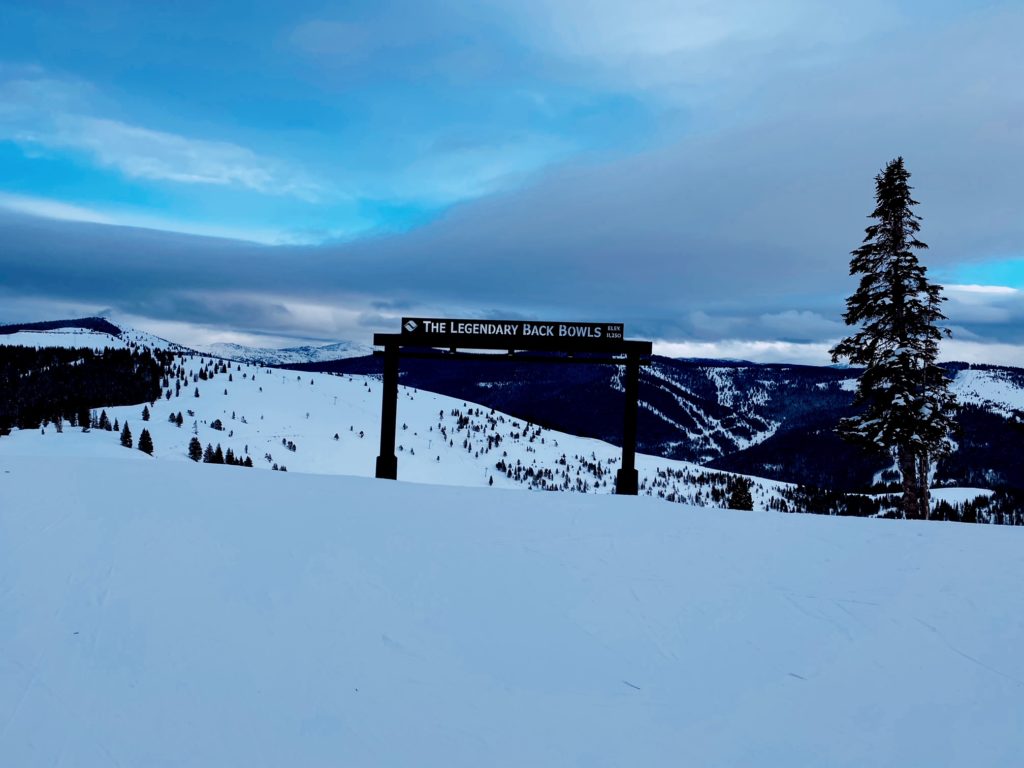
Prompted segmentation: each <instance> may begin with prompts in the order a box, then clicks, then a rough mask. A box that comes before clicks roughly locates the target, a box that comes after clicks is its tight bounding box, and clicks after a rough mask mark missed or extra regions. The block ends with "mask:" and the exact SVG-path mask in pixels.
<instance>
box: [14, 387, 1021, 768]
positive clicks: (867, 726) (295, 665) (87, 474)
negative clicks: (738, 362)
mask: <svg viewBox="0 0 1024 768" xmlns="http://www.w3.org/2000/svg"><path fill="white" fill-rule="evenodd" d="M318 385H319V384H318ZM318 385H314V388H315V386H318ZM65 437H67V435H65ZM78 437H82V438H87V437H89V436H88V435H79V436H78ZM0 442H3V441H0ZM103 444H104V445H105V444H106V443H103ZM119 450H121V449H119ZM300 450H301V449H300ZM121 455H122V456H124V457H125V459H124V460H117V459H113V458H103V459H96V458H93V459H85V458H64V459H61V460H60V462H59V463H55V461H54V460H53V459H52V458H49V457H47V458H31V457H21V456H17V457H12V456H6V455H5V456H0V765H4V766H42V765H87V766H103V765H122V766H156V765H174V766H227V765H244V766H248V767H249V768H255V767H257V766H268V768H270V767H274V768H276V767H277V766H283V765H288V766H297V767H298V768H306V767H309V768H313V767H315V766H328V765H332V766H333V765H352V766H370V765H372V766H409V765H443V766H452V767H455V766H473V768H476V767H477V766H484V765H486V766H527V765H528V766H566V765H585V766H679V765H715V766H749V765H758V766H769V765H771V766H775V765H785V766H791V767H793V768H797V767H800V766H808V767H811V766H813V767H817V766H823V765H827V766H835V767H838V766H850V767H851V768H854V767H856V768H861V767H862V766H867V765H870V766H879V767H881V766H893V767H894V768H905V767H906V766H930V767H931V768H935V767H936V766H964V765H983V766H986V767H987V768H998V767H1000V766H1007V767H1009V766H1017V765H1019V763H1020V755H1021V754H1022V752H1024V730H1022V729H1021V728H1020V727H1019V726H1020V713H1021V700H1022V696H1024V661H1022V657H1021V654H1019V653H1017V652H1016V651H1015V649H1016V648H1018V647H1019V645H1020V641H1021V638H1022V637H1024V593H1022V592H1021V590H1019V589H1015V588H1013V587H1012V586H1010V587H1005V586H1001V585H1014V584H1017V583H1019V582H1020V581H1021V579H1022V578H1024V556H1022V552H1024V531H1020V530H1017V529H1012V528H1005V527H992V526H966V525H957V524H949V523H935V522H932V523H923V522H921V523H914V522H903V521H888V520H865V519H845V518H825V517H817V516H811V515H779V514H770V513H759V512H732V511H727V510H708V509H698V508H693V507H687V506H681V505H674V504H665V503H661V502H658V501H656V500H654V499H644V498H642V497H641V498H626V497H616V496H604V497H598V496H587V495H583V494H527V493H515V492H508V491H499V490H495V489H468V488H442V487H437V486H429V487H428V486H423V485H417V484H413V483H394V482H387V481H376V480H369V479H360V478H346V477H332V476H322V475H321V476H317V475H299V474H292V473H287V474H282V473H277V472H253V471H249V470H245V469H240V468H237V467H222V466H211V465H199V466H194V465H186V464H184V463H181V462H171V461H168V462H160V461H154V460H149V459H147V458H146V457H142V458H141V459H138V460H134V461H129V460H127V458H128V457H134V456H141V454H139V452H138V451H126V450H121ZM58 478H59V481H58V482H55V480H56V479H58Z"/></svg>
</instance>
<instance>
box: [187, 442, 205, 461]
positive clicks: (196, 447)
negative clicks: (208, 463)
mask: <svg viewBox="0 0 1024 768" xmlns="http://www.w3.org/2000/svg"><path fill="white" fill-rule="evenodd" d="M188 457H189V458H190V459H192V461H199V460H200V459H201V458H203V444H202V443H200V442H199V438H198V437H195V436H193V437H192V439H191V440H190V441H189V443H188Z"/></svg>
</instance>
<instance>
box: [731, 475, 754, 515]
mask: <svg viewBox="0 0 1024 768" xmlns="http://www.w3.org/2000/svg"><path fill="white" fill-rule="evenodd" d="M731 485H732V488H731V489H730V491H729V501H728V507H729V509H742V510H746V511H750V510H752V509H753V508H754V497H753V496H751V495H750V488H751V485H752V483H751V482H750V480H748V479H747V478H745V477H737V478H736V479H735V480H734V481H733V482H732V483H731Z"/></svg>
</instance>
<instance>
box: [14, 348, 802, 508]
mask: <svg viewBox="0 0 1024 768" xmlns="http://www.w3.org/2000/svg"><path fill="white" fill-rule="evenodd" d="M180 364H181V365H182V366H183V367H184V370H185V373H186V375H187V377H188V384H186V385H183V386H182V387H181V388H180V394H179V395H177V396H173V392H175V391H178V388H177V387H176V386H175V385H174V382H173V381H172V382H170V383H171V388H169V391H171V392H172V397H171V399H169V400H168V399H166V398H161V399H159V400H157V401H156V402H155V403H153V404H152V405H146V404H141V403H140V404H138V405H131V406H119V407H112V408H106V409H105V411H106V414H107V416H108V418H109V421H110V422H111V423H113V422H115V421H117V422H118V424H119V425H121V426H123V425H124V424H125V422H127V423H128V424H129V428H130V430H131V432H132V434H133V436H134V437H135V439H136V440H138V437H139V435H140V434H141V430H142V429H143V427H145V428H146V429H148V430H149V432H150V434H151V435H152V438H153V443H154V446H155V450H154V456H155V457H156V458H157V459H160V460H169V461H176V462H185V461H188V458H187V449H188V444H189V442H190V441H191V439H192V437H193V435H196V436H197V437H198V438H199V440H200V442H201V443H202V445H203V446H206V445H207V444H210V445H213V446H216V445H220V446H221V447H222V449H223V450H224V451H227V449H228V448H231V449H232V451H233V453H234V454H235V455H237V456H239V457H246V456H249V457H251V458H252V460H253V462H254V463H255V465H256V466H257V467H260V468H263V469H270V468H272V467H275V466H284V467H286V468H287V469H288V471H291V472H295V471H298V472H313V473H322V474H347V475H362V476H372V475H373V473H374V467H375V459H376V456H377V453H378V448H379V441H380V410H381V384H380V382H379V380H378V379H376V378H374V377H370V376H333V375H329V374H316V373H307V372H295V371H285V370H280V369H271V368H264V367H262V366H255V365H246V364H242V363H231V364H230V365H227V364H225V363H223V362H222V361H219V360H212V359H210V358H204V357H201V356H194V355H185V356H182V357H181V358H180ZM224 367H227V368H228V370H227V371H226V372H225V371H224ZM218 369H219V370H220V372H216V373H214V371H215V370H218ZM201 372H203V375H208V378H201V377H200V373H201ZM206 372H209V374H207V373H206ZM196 392H198V393H199V397H196V396H195V394H196ZM143 407H146V408H147V409H148V410H149V412H150V420H149V421H148V422H144V421H142V411H143ZM179 412H180V413H181V414H182V422H183V423H182V426H181V427H179V426H177V424H176V423H171V422H170V421H169V417H170V416H171V415H177V414H178V413H179ZM218 421H219V422H220V424H219V425H218V424H217V423H216V422H218ZM218 426H220V427H221V428H220V429H218V428H216V427H218ZM335 436H337V437H335ZM397 443H398V451H397V455H398V467H399V469H398V472H399V477H400V478H401V479H403V480H413V481H417V482H426V483H442V484H447V485H466V486H479V485H495V486H498V487H512V488H516V487H518V488H522V487H532V488H544V489H559V490H575V491H588V492H595V493H612V492H613V489H614V485H615V471H616V470H617V469H618V466H619V461H620V455H621V450H620V449H619V448H617V447H616V446H613V445H610V444H608V443H605V442H602V441H599V440H592V439H587V438H580V437H576V436H574V435H567V434H564V433H560V432H554V431H551V430H546V429H542V428H539V427H536V426H533V425H529V424H527V423H526V422H524V421H522V420H519V419H515V418H512V417H510V416H507V415H505V414H502V413H498V412H493V411H490V410H488V409H484V408H482V407H480V406H477V405H475V404H473V403H469V402H466V401H462V400H455V399H452V398H450V397H445V396H443V395H437V394H434V393H431V392H424V391H420V390H416V389H412V388H408V387H402V388H401V390H400V397H399V407H398V439H397ZM111 450H113V451H115V452H116V451H124V452H127V449H124V448H121V446H120V444H119V435H118V433H117V432H116V431H109V432H108V431H102V430H95V429H94V430H92V431H90V432H89V433H82V432H81V431H80V430H79V429H77V428H72V427H69V426H65V427H64V428H63V432H62V433H58V432H57V430H56V429H55V428H54V426H53V425H51V426H49V427H48V428H45V429H42V430H14V431H13V432H12V433H11V435H9V436H8V437H5V438H2V439H0V456H3V455H36V456H50V455H56V454H61V455H82V456H90V455H95V452H96V451H102V452H103V454H104V455H109V452H110V451H111ZM133 453H136V454H138V453H139V452H138V451H133ZM115 455H116V454H115ZM139 455H140V456H142V454H139ZM146 458H148V457H146ZM499 463H501V464H502V467H503V468H501V469H499V468H498V464H499ZM637 468H638V470H639V472H640V480H641V489H642V491H643V492H645V493H650V494H652V495H657V496H662V497H665V498H668V499H670V500H673V501H680V502H681V501H688V502H692V503H697V504H707V505H710V506H725V504H726V500H727V499H726V497H725V495H724V488H725V484H726V483H727V481H728V478H729V477H730V475H728V474H725V473H716V472H713V471H710V470H707V469H705V468H703V467H700V466H698V465H696V464H691V463H688V462H683V461H674V460H670V459H662V458H659V457H654V456H645V455H639V456H638V457H637ZM701 479H702V481H700V482H699V480H701ZM753 483H754V485H753V488H752V494H753V498H754V503H755V505H756V506H757V507H758V508H766V507H767V506H768V504H769V502H770V501H771V499H772V498H774V497H775V496H776V495H777V491H778V489H779V488H780V487H782V486H783V484H782V483H778V482H775V481H771V480H762V479H759V478H754V479H753ZM713 487H718V488H719V489H720V490H721V491H722V494H720V495H717V496H716V497H715V498H713V497H712V495H711V489H712V488H713Z"/></svg>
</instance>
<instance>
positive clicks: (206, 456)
mask: <svg viewBox="0 0 1024 768" xmlns="http://www.w3.org/2000/svg"><path fill="white" fill-rule="evenodd" d="M203 463H204V464H213V446H212V445H210V444H209V443H207V444H206V450H204V451H203Z"/></svg>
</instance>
